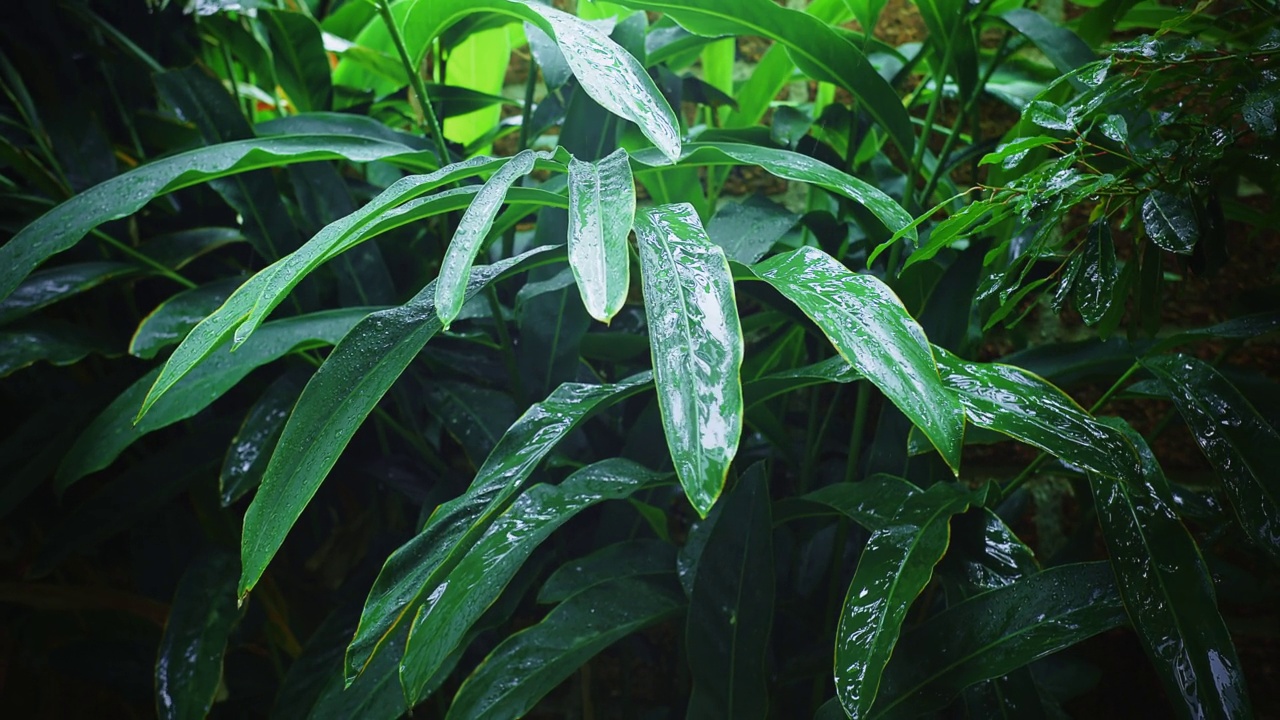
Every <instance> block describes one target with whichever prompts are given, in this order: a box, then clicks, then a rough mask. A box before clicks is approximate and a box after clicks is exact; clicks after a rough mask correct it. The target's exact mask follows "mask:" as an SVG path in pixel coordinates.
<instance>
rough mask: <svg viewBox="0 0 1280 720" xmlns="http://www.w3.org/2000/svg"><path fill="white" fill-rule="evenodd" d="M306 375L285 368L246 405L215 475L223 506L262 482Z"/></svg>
mask: <svg viewBox="0 0 1280 720" xmlns="http://www.w3.org/2000/svg"><path fill="white" fill-rule="evenodd" d="M305 380H306V378H305V376H302V375H300V374H298V373H294V372H286V373H285V374H284V375H282V376H280V378H279V379H277V380H276V381H275V382H273V383H271V385H269V386H268V387H267V389H266V391H265V392H263V393H262V396H261V397H259V398H258V401H257V402H255V403H254V404H253V407H251V408H249V414H248V415H246V416H245V418H244V423H243V424H242V425H241V426H240V431H239V432H237V433H236V436H235V437H234V438H232V440H231V445H230V446H229V447H228V448H227V455H226V457H225V458H224V459H223V461H222V472H221V473H220V474H219V475H218V490H219V494H220V496H221V498H222V504H223V505H224V506H227V505H230V504H232V503H234V502H235V501H236V500H239V499H240V498H241V497H243V496H244V495H245V493H247V492H249V491H250V490H252V489H254V488H256V487H257V486H258V484H259V483H260V482H262V474H263V473H264V472H266V469H267V462H268V461H269V460H270V458H271V454H272V452H273V451H275V449H276V443H277V442H279V440H280V431H281V430H283V429H284V423H285V421H286V420H288V419H289V413H290V412H292V411H293V405H294V403H296V402H297V401H298V395H299V394H301V393H302V388H303V387H304V386H305V385H306V382H305Z"/></svg>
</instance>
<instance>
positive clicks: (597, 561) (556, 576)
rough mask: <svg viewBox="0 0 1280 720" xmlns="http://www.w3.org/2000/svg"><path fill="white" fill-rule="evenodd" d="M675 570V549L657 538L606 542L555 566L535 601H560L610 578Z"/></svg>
mask: <svg viewBox="0 0 1280 720" xmlns="http://www.w3.org/2000/svg"><path fill="white" fill-rule="evenodd" d="M675 569H676V548H675V546H674V545H672V544H671V543H668V542H663V541H661V540H645V539H639V540H624V541H622V542H620V543H614V544H613V545H606V546H604V547H602V548H600V549H599V550H596V551H595V552H593V553H591V554H590V555H587V556H586V557H582V558H579V559H577V560H572V561H570V562H567V563H565V564H564V565H561V566H560V567H559V568H556V571H555V572H553V573H551V576H550V577H548V578H547V580H546V582H544V583H542V589H541V590H539V591H538V602H539V603H543V604H548V603H558V602H562V601H564V600H566V599H568V598H570V597H572V596H574V595H577V594H578V593H580V592H582V591H583V590H586V589H587V588H592V587H595V586H596V585H600V584H603V583H606V582H610V581H612V580H617V579H619V578H627V577H639V576H645V575H670V574H672V573H673V572H675Z"/></svg>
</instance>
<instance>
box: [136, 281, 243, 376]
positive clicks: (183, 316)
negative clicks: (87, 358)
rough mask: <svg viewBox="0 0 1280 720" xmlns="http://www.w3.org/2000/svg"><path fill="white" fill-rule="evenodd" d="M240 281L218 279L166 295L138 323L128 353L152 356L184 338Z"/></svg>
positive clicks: (218, 305)
mask: <svg viewBox="0 0 1280 720" xmlns="http://www.w3.org/2000/svg"><path fill="white" fill-rule="evenodd" d="M241 282H242V279H241V278H227V279H224V280H215V281H213V282H211V283H209V284H208V285H201V286H200V287H197V288H191V289H190V290H184V291H182V292H180V293H178V294H177V295H173V296H172V297H170V298H168V299H166V300H165V301H164V302H162V303H160V304H159V305H157V306H156V309H155V310H152V311H151V312H150V313H149V314H148V315H147V316H146V317H144V318H142V322H140V323H138V329H137V330H135V331H134V333H133V338H132V339H131V340H129V354H130V355H133V356H134V357H140V358H142V359H144V360H150V359H151V358H154V357H155V356H156V355H158V354H159V353H160V351H161V350H163V349H165V348H166V347H168V346H170V345H176V344H178V343H180V342H182V339H183V338H185V337H186V336H187V333H189V332H191V328H194V327H195V326H196V325H199V324H200V321H201V320H204V319H205V318H206V317H209V314H210V313H212V312H213V311H214V310H217V309H218V308H219V307H220V306H221V305H222V303H224V302H226V300H227V297H228V296H230V295H231V293H232V292H233V291H235V289H236V288H237V287H239V286H240V283H241Z"/></svg>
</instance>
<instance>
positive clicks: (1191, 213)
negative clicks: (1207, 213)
mask: <svg viewBox="0 0 1280 720" xmlns="http://www.w3.org/2000/svg"><path fill="white" fill-rule="evenodd" d="M1142 224H1143V226H1144V227H1145V228H1146V229H1147V235H1148V236H1149V237H1150V238H1151V241H1152V242H1154V243H1155V244H1156V245H1159V246H1160V247H1162V248H1164V249H1165V250H1168V251H1169V252H1171V253H1179V254H1182V255H1189V254H1191V251H1192V250H1193V249H1195V246H1196V242H1197V241H1199V240H1200V224H1199V223H1198V222H1197V221H1196V211H1195V208H1194V207H1192V205H1191V200H1190V199H1188V198H1187V196H1186V195H1183V194H1181V193H1177V194H1175V193H1171V192H1165V191H1164V190H1152V191H1151V193H1150V194H1148V195H1147V197H1146V198H1144V199H1143V200H1142Z"/></svg>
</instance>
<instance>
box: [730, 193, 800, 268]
mask: <svg viewBox="0 0 1280 720" xmlns="http://www.w3.org/2000/svg"><path fill="white" fill-rule="evenodd" d="M799 220H800V216H799V215H796V214H795V213H792V212H790V211H789V210H787V209H786V208H785V207H783V206H781V205H779V204H777V203H775V202H773V201H772V200H766V199H765V198H763V197H762V196H760V195H752V196H751V197H749V198H747V199H746V200H745V201H743V202H740V203H739V202H731V203H726V204H725V205H724V206H723V207H721V208H720V209H719V210H718V211H716V214H715V217H713V218H711V220H710V221H709V222H708V223H707V236H708V237H710V238H711V241H712V242H714V243H715V244H717V245H719V246H720V247H722V248H724V252H725V255H727V256H729V259H730V260H736V261H738V262H740V263H742V264H743V265H752V264H755V263H756V262H758V261H759V260H760V258H762V257H764V256H765V253H767V252H769V248H771V247H773V245H774V243H776V242H777V241H778V240H780V239H781V238H782V236H783V235H785V234H786V233H787V231H789V230H790V229H791V228H793V227H795V225H796V223H797V222H799Z"/></svg>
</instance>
